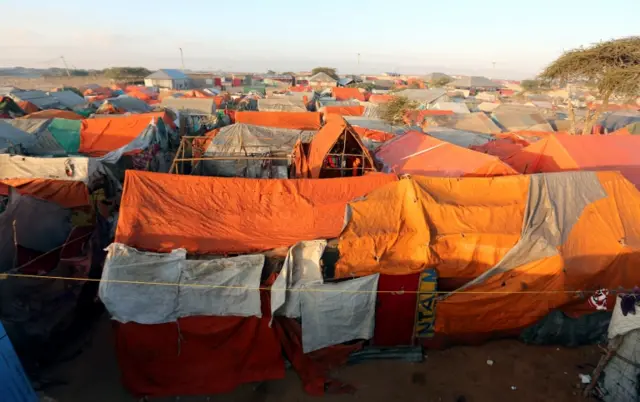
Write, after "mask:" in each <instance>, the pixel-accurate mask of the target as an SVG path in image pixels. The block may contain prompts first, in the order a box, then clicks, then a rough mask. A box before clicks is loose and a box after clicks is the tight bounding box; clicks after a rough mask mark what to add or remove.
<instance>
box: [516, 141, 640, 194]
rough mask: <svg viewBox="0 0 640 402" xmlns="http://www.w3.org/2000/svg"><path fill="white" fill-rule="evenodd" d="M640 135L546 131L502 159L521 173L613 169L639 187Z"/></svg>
mask: <svg viewBox="0 0 640 402" xmlns="http://www.w3.org/2000/svg"><path fill="white" fill-rule="evenodd" d="M639 147H640V137H636V136H633V135H620V136H613V135H612V136H603V135H580V136H576V135H568V134H555V135H548V136H546V137H544V138H543V139H541V140H540V141H538V142H536V143H534V144H531V145H529V146H528V147H526V148H523V149H522V150H521V151H520V152H518V153H515V154H513V155H511V156H510V157H508V158H506V159H505V162H506V163H508V164H509V165H511V166H512V167H513V168H514V169H515V170H517V171H518V172H520V173H547V172H562V171H567V170H596V171H600V170H614V171H619V172H621V173H622V174H623V175H624V177H626V178H627V180H629V181H630V182H631V183H633V184H634V185H635V186H637V187H640V154H639V153H638V152H637V149H638V148H639Z"/></svg>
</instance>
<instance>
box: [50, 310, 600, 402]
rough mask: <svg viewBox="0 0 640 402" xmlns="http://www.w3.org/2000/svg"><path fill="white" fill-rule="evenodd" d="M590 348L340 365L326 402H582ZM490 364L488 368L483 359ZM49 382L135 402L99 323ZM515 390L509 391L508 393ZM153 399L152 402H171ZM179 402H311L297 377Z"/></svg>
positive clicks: (63, 390)
mask: <svg viewBox="0 0 640 402" xmlns="http://www.w3.org/2000/svg"><path fill="white" fill-rule="evenodd" d="M599 356H600V354H599V350H598V349H597V348H596V347H582V348H575V349H565V348H556V347H533V346H526V345H524V344H522V343H519V342H517V341H512V340H508V341H497V342H491V343H488V344H486V345H483V346H479V347H478V346H475V347H466V346H465V347H455V348H451V349H448V350H445V351H428V352H427V359H426V361H425V362H424V363H420V364H410V363H403V362H393V361H390V362H373V363H364V364H360V365H356V366H350V367H344V368H342V369H340V370H338V371H336V372H335V373H334V374H335V376H336V377H337V378H340V379H341V380H343V381H345V382H348V383H351V384H353V385H355V386H356V388H357V389H358V391H357V392H356V393H355V394H354V395H338V396H327V397H324V398H323V400H326V401H330V402H341V401H356V400H362V401H367V402H383V401H384V402H387V401H420V402H441V401H444V402H496V401H519V402H533V401H540V402H542V401H544V402H556V401H557V402H565V401H584V399H582V398H581V397H580V396H579V395H580V389H579V388H577V385H578V383H579V378H578V373H590V372H591V371H592V369H593V367H594V365H595V364H596V363H597V361H598V359H599ZM488 359H490V360H493V362H494V363H493V365H492V366H489V365H487V360H488ZM52 376H53V377H56V378H58V379H61V380H64V381H67V382H68V385H63V386H59V387H55V388H51V389H49V390H48V391H47V395H49V396H51V397H54V398H55V399H56V400H57V401H58V402H85V401H92V402H120V401H123V402H124V401H127V402H128V401H134V400H135V399H134V398H132V397H131V396H130V395H128V394H127V392H126V391H125V390H124V389H123V388H122V386H121V385H120V381H119V373H118V368H117V364H116V360H115V356H114V351H113V345H112V341H111V334H110V326H109V323H108V321H106V320H105V321H104V322H101V323H100V326H99V328H98V330H97V331H96V333H95V335H94V337H93V339H92V342H91V344H90V345H89V346H88V347H87V348H86V349H85V351H84V353H82V354H81V355H80V356H79V357H78V358H76V359H75V360H73V361H71V362H68V363H65V364H63V365H61V366H59V367H58V368H57V369H56V370H55V371H54V372H53V373H52ZM512 386H514V387H516V389H515V390H512V389H511V387H512ZM175 400H177V399H176V398H160V399H153V401H163V402H164V401H175ZM179 400H180V401H207V400H211V401H222V402H231V401H238V402H240V401H249V402H276V401H277V402H298V401H318V400H319V399H318V398H314V397H310V396H307V395H305V393H304V391H303V390H302V386H301V384H300V381H299V379H298V378H297V376H296V374H295V373H294V372H293V371H291V370H289V371H288V372H287V376H286V378H285V379H283V380H280V381H273V382H268V383H263V384H260V385H259V386H256V385H255V384H253V385H249V384H247V385H245V386H242V387H240V388H238V389H237V390H235V391H234V392H232V393H230V394H226V395H216V396H211V397H210V398H207V397H181V398H179Z"/></svg>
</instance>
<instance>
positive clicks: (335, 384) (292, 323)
mask: <svg viewBox="0 0 640 402" xmlns="http://www.w3.org/2000/svg"><path fill="white" fill-rule="evenodd" d="M273 328H274V330H275V331H276V333H277V334H278V338H279V339H280V342H281V344H282V349H283V351H284V353H285V354H286V356H287V358H288V359H289V361H290V362H291V365H292V366H293V368H294V369H295V370H296V373H298V376H300V380H302V384H303V386H304V390H305V392H306V393H308V394H310V395H314V396H321V395H324V394H325V392H326V393H331V394H336V393H341V394H344V393H352V392H353V391H354V390H355V388H354V387H352V386H350V385H348V384H344V383H342V382H340V381H338V380H334V379H330V378H329V377H328V373H329V370H331V369H334V368H336V367H339V366H342V365H344V364H346V363H347V359H348V358H349V355H350V354H351V353H353V352H355V351H357V350H359V349H361V348H362V343H361V342H359V343H356V344H353V345H335V346H329V347H326V348H323V349H320V350H316V351H314V352H311V353H308V354H304V352H303V351H302V327H301V326H300V324H298V322H297V321H296V320H294V319H291V318H286V317H276V318H275V320H274V322H273Z"/></svg>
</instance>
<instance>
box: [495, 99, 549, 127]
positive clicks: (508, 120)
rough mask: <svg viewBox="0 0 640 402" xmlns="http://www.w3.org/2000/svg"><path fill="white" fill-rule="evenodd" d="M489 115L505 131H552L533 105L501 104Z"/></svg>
mask: <svg viewBox="0 0 640 402" xmlns="http://www.w3.org/2000/svg"><path fill="white" fill-rule="evenodd" d="M491 115H492V117H493V119H494V120H495V121H497V122H498V124H499V125H500V126H501V127H503V128H504V129H505V130H506V131H519V130H530V131H548V132H553V131H554V129H553V127H551V124H549V122H548V121H547V119H546V118H545V117H544V116H543V115H542V114H540V112H539V110H538V108H536V107H535V106H525V105H512V104H501V105H500V106H498V107H497V108H496V109H494V111H493V113H492V114H491Z"/></svg>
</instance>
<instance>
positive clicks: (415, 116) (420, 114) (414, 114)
mask: <svg viewBox="0 0 640 402" xmlns="http://www.w3.org/2000/svg"><path fill="white" fill-rule="evenodd" d="M453 114H454V113H453V111H451V110H435V109H433V110H407V112H406V113H405V115H404V122H405V123H407V124H417V125H420V124H422V122H424V119H425V118H426V117H428V116H450V115H453Z"/></svg>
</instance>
